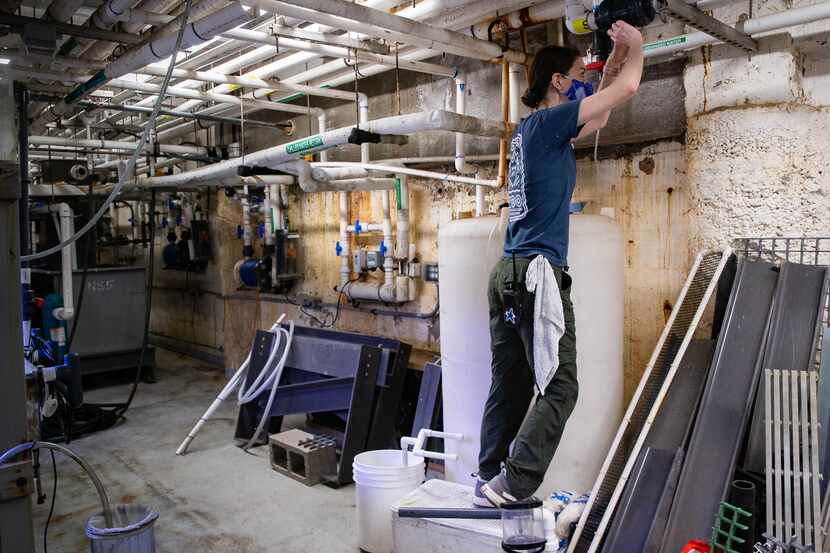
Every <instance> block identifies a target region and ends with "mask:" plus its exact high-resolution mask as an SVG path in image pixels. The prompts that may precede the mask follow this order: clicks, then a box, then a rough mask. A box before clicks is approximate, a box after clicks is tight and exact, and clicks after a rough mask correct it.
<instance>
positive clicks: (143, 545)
mask: <svg viewBox="0 0 830 553" xmlns="http://www.w3.org/2000/svg"><path fill="white" fill-rule="evenodd" d="M158 517H159V514H158V513H157V512H156V511H154V510H153V509H152V508H151V507H148V506H147V505H141V504H123V503H122V504H119V505H115V506H114V507H113V508H112V519H113V524H114V525H115V527H113V528H107V524H106V522H105V521H104V514H103V513H98V514H95V515H92V516H91V517H89V520H87V521H86V536H87V537H88V538H89V540H90V542H91V543H90V553H155V552H156V535H155V532H154V530H153V525H154V524H155V522H156V519H157V518H158Z"/></svg>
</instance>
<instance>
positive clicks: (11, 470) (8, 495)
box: [0, 460, 32, 503]
mask: <svg viewBox="0 0 830 553" xmlns="http://www.w3.org/2000/svg"><path fill="white" fill-rule="evenodd" d="M30 495H32V461H30V460H25V461H17V462H15V463H7V464H5V465H0V503H3V502H5V501H11V500H13V499H20V498H21V497H28V496H30Z"/></svg>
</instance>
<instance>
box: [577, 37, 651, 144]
mask: <svg viewBox="0 0 830 553" xmlns="http://www.w3.org/2000/svg"><path fill="white" fill-rule="evenodd" d="M608 36H610V37H611V39H612V40H613V41H614V44H615V45H616V44H620V45H625V46H626V47H627V48H628V58H627V59H626V61H625V65H623V66H622V69H620V71H619V75H618V76H617V77H616V78H615V79H613V82H611V83H610V84H608V83H604V85H603V86H602V87H601V90H599V92H597V93H596V94H594V95H592V96H589V97H587V98H585V99H584V100H582V103H581V104H580V106H579V121H578V122H579V124H580V125H586V124H588V123H589V122H590V121H593V120H599V121H600V122H602V121H603V119H602V118H604V119H605V120H606V121H607V118H608V115H609V112H610V111H611V109H613V108H615V107H617V106H619V105H620V104H623V103H625V102H626V101H628V100H629V99H630V98H631V97H632V96H634V94H636V93H637V89H638V88H639V87H640V78H641V77H642V75H643V36H642V35H641V34H640V31H638V30H637V29H635V28H634V27H632V26H631V25H629V24H628V23H625V22H623V21H617V22H616V23H614V25H612V26H611V29H610V30H609V31H608ZM606 78H607V76H604V77H603V80H605V79H606ZM592 126H593V125H592ZM597 128H598V126H597Z"/></svg>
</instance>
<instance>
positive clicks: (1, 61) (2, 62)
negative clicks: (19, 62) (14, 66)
mask: <svg viewBox="0 0 830 553" xmlns="http://www.w3.org/2000/svg"><path fill="white" fill-rule="evenodd" d="M11 61H12V60H10V59H9V58H0V65H8V64H9V62H11Z"/></svg>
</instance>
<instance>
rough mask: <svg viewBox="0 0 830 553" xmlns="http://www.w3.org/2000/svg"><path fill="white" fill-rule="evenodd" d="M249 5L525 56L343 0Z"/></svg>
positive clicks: (469, 52)
mask: <svg viewBox="0 0 830 553" xmlns="http://www.w3.org/2000/svg"><path fill="white" fill-rule="evenodd" d="M245 1H246V3H247V4H249V5H256V6H259V7H262V8H264V9H267V10H270V11H274V12H278V13H282V14H285V15H290V16H292V17H298V18H302V19H306V20H309V21H315V22H317V23H322V24H328V25H332V26H336V27H340V28H342V29H345V30H349V31H355V32H359V33H366V34H367V35H370V36H377V37H380V38H386V39H391V40H394V41H397V42H401V43H404V44H414V45H417V46H423V47H426V48H435V49H437V50H439V51H444V52H447V53H451V54H457V55H460V56H465V57H471V58H475V59H481V60H488V61H489V60H496V59H506V60H508V61H513V62H518V63H524V62H525V61H526V56H525V54H524V53H522V52H518V51H515V50H506V51H502V48H501V46H499V45H498V44H495V43H493V42H487V41H484V40H478V39H476V38H473V37H470V36H467V35H463V34H461V33H456V32H453V31H448V30H446V29H441V28H438V27H433V26H431V25H427V24H425V23H420V22H417V21H413V20H410V19H405V18H402V17H398V16H396V15H392V14H388V13H386V12H382V11H379V10H375V9H372V8H367V7H365V6H361V5H359V4H353V3H350V2H348V1H345V0H293V1H292V3H291V4H288V3H285V2H279V1H276V0H245Z"/></svg>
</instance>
